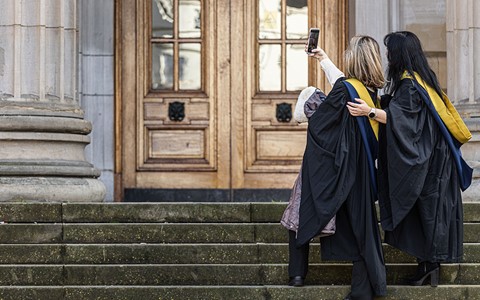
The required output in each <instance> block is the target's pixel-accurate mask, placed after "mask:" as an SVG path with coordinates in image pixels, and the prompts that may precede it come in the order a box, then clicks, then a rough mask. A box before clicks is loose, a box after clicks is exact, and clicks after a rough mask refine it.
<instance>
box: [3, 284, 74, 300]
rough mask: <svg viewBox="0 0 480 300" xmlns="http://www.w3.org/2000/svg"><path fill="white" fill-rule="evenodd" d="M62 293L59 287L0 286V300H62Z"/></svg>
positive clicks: (62, 290) (62, 289)
mask: <svg viewBox="0 0 480 300" xmlns="http://www.w3.org/2000/svg"><path fill="white" fill-rule="evenodd" d="M64 293H65V292H64V288H63V287H61V286H51V287H50V286H49V287H45V286H35V287H32V286H0V299H2V300H47V299H48V300H62V299H64V297H63V296H64Z"/></svg>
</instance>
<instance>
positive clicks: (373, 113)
mask: <svg viewBox="0 0 480 300" xmlns="http://www.w3.org/2000/svg"><path fill="white" fill-rule="evenodd" d="M376 116H377V110H376V109H375V108H372V109H371V110H370V112H369V113H368V117H369V118H370V119H375V117H376Z"/></svg>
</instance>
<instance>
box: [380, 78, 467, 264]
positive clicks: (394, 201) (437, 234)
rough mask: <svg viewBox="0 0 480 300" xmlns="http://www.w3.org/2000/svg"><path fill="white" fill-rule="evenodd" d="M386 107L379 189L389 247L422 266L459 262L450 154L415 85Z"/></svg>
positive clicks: (404, 85) (407, 83)
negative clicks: (421, 263) (409, 256)
mask: <svg viewBox="0 0 480 300" xmlns="http://www.w3.org/2000/svg"><path fill="white" fill-rule="evenodd" d="M385 102H387V101H385ZM382 106H385V107H386V112H387V124H386V125H383V126H380V134H379V143H380V144H379V157H378V164H379V170H378V183H379V188H378V189H379V204H380V215H381V224H382V227H383V229H384V230H385V242H386V243H388V244H390V245H392V246H394V247H396V248H398V249H400V250H402V251H404V252H407V253H409V254H411V255H413V256H415V257H417V258H418V259H419V260H420V261H431V262H458V261H460V260H461V258H462V255H463V248H462V247H463V209H462V198H461V193H460V186H459V181H458V176H457V174H458V173H457V169H456V167H455V163H454V160H453V156H452V153H451V151H450V148H449V147H448V144H447V142H446V140H445V138H444V137H443V135H442V134H441V132H440V129H439V126H438V125H437V123H436V122H435V120H434V118H433V116H432V114H431V112H430V111H429V110H428V108H427V107H426V105H425V103H424V101H423V99H422V98H421V97H420V94H419V93H418V91H417V90H416V89H415V87H414V86H413V83H412V81H411V80H410V79H405V80H403V81H402V82H401V84H400V86H399V88H398V90H397V91H396V92H395V95H394V97H393V98H392V99H391V100H390V101H389V104H387V103H385V104H383V103H382Z"/></svg>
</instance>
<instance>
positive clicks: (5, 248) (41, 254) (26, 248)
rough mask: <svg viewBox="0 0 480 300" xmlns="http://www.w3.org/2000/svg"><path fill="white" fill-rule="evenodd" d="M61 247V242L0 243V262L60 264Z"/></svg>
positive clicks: (61, 260)
mask: <svg viewBox="0 0 480 300" xmlns="http://www.w3.org/2000/svg"><path fill="white" fill-rule="evenodd" d="M63 247H64V246H63V245H61V244H54V245H44V244H39V245H37V244H9V245H5V244H4V245H0V253H1V255H0V264H61V263H63V256H64V254H63V253H64V251H63Z"/></svg>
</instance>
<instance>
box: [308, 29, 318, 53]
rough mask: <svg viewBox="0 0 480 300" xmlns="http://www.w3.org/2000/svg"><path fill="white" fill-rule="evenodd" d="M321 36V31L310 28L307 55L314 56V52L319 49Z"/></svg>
mask: <svg viewBox="0 0 480 300" xmlns="http://www.w3.org/2000/svg"><path fill="white" fill-rule="evenodd" d="M319 35H320V29H318V28H310V32H309V34H308V43H307V53H308V54H312V53H313V52H312V50H314V49H317V46H318V37H319Z"/></svg>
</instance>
